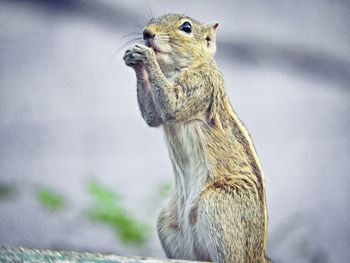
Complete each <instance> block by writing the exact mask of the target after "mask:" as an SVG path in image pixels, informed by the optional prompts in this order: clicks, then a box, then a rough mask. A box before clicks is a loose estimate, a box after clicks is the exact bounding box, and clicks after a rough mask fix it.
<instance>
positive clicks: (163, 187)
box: [158, 182, 172, 198]
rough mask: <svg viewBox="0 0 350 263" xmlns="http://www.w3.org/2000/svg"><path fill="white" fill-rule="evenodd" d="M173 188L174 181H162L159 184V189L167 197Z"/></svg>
mask: <svg viewBox="0 0 350 263" xmlns="http://www.w3.org/2000/svg"><path fill="white" fill-rule="evenodd" d="M171 188H172V183H171V182H162V183H160V185H159V188H158V191H159V194H160V196H161V197H163V198H166V197H168V196H169V194H170V191H171Z"/></svg>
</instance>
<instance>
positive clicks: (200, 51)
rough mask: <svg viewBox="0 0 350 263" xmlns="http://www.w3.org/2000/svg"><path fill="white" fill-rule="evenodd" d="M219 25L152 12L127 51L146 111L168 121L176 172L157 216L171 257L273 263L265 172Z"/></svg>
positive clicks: (160, 122)
mask: <svg viewBox="0 0 350 263" xmlns="http://www.w3.org/2000/svg"><path fill="white" fill-rule="evenodd" d="M218 25H219V23H218V22H214V23H210V24H202V23H200V22H198V21H196V20H195V19H192V18H190V17H188V16H186V15H182V14H166V15H163V16H160V17H156V18H151V19H150V21H149V22H148V23H147V25H146V26H145V28H144V30H143V41H144V44H136V45H135V46H133V47H131V48H129V49H127V50H126V52H125V55H124V57H123V59H124V61H125V64H126V65H127V66H129V67H131V68H133V69H134V71H135V73H136V78H137V99H138V105H139V109H140V111H141V115H142V117H143V119H144V120H145V122H146V123H147V124H148V125H149V126H151V127H158V126H162V127H163V129H164V133H165V140H166V143H167V146H168V150H169V155H170V158H171V161H172V166H173V172H174V174H175V182H174V189H173V191H172V193H171V196H170V200H169V203H168V205H167V206H166V207H165V208H164V209H162V210H161V212H160V215H159V217H158V222H157V230H158V235H159V238H160V241H161V244H162V247H163V249H164V251H165V253H166V255H167V257H168V258H175V259H187V260H198V261H214V262H225V263H230V262H254V263H256V262H270V260H269V259H268V257H267V256H266V253H265V251H266V229H267V211H266V201H265V189H264V178H263V171H262V168H261V166H260V163H259V160H258V158H257V154H256V151H255V148H254V145H253V142H252V140H251V138H250V135H249V134H248V132H247V130H246V128H245V127H244V126H243V124H242V123H241V121H240V120H239V119H238V117H237V115H236V114H235V112H234V111H233V109H232V107H231V104H230V102H229V99H228V96H227V94H226V92H225V88H224V81H223V77H222V75H221V73H220V71H219V69H218V67H217V64H216V62H215V60H214V54H215V52H216V29H217V27H218Z"/></svg>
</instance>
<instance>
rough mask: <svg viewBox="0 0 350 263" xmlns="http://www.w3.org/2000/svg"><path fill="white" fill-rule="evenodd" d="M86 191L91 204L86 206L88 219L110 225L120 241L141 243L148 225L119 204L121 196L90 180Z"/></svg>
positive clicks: (138, 244)
mask: <svg viewBox="0 0 350 263" xmlns="http://www.w3.org/2000/svg"><path fill="white" fill-rule="evenodd" d="M88 191H89V193H90V195H91V197H92V198H93V204H92V205H91V206H90V207H89V208H88V210H87V215H88V217H89V218H90V219H92V220H94V221H97V222H100V223H102V224H104V225H106V226H108V227H110V228H111V229H112V230H113V231H114V233H115V234H116V235H117V236H118V237H119V238H120V239H121V241H122V242H124V243H126V244H132V245H137V246H140V245H143V244H144V243H145V241H146V237H147V235H148V233H149V231H148V230H149V227H148V226H147V225H145V224H141V223H140V222H138V221H137V220H136V219H134V218H133V217H132V216H130V215H129V213H128V212H127V211H126V210H125V209H124V207H123V206H122V205H121V196H120V195H119V194H117V193H115V192H113V191H112V190H110V189H108V188H106V187H105V186H102V185H100V184H98V183H97V182H96V181H92V182H90V183H89V184H88Z"/></svg>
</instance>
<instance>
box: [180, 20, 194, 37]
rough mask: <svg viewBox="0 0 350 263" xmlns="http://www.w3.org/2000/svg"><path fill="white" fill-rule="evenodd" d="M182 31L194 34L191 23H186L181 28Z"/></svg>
mask: <svg viewBox="0 0 350 263" xmlns="http://www.w3.org/2000/svg"><path fill="white" fill-rule="evenodd" d="M179 29H180V30H181V31H184V32H186V33H188V34H190V33H191V32H192V26H191V24H190V23H189V22H185V23H183V24H182V25H181V26H180V28H179Z"/></svg>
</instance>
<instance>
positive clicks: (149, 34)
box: [143, 29, 156, 40]
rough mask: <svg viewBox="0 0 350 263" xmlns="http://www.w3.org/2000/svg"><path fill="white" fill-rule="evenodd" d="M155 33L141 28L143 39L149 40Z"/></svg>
mask: <svg viewBox="0 0 350 263" xmlns="http://www.w3.org/2000/svg"><path fill="white" fill-rule="evenodd" d="M155 35H156V34H155V33H153V32H151V31H150V30H148V29H145V30H143V39H144V40H149V39H152V38H154V37H155Z"/></svg>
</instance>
